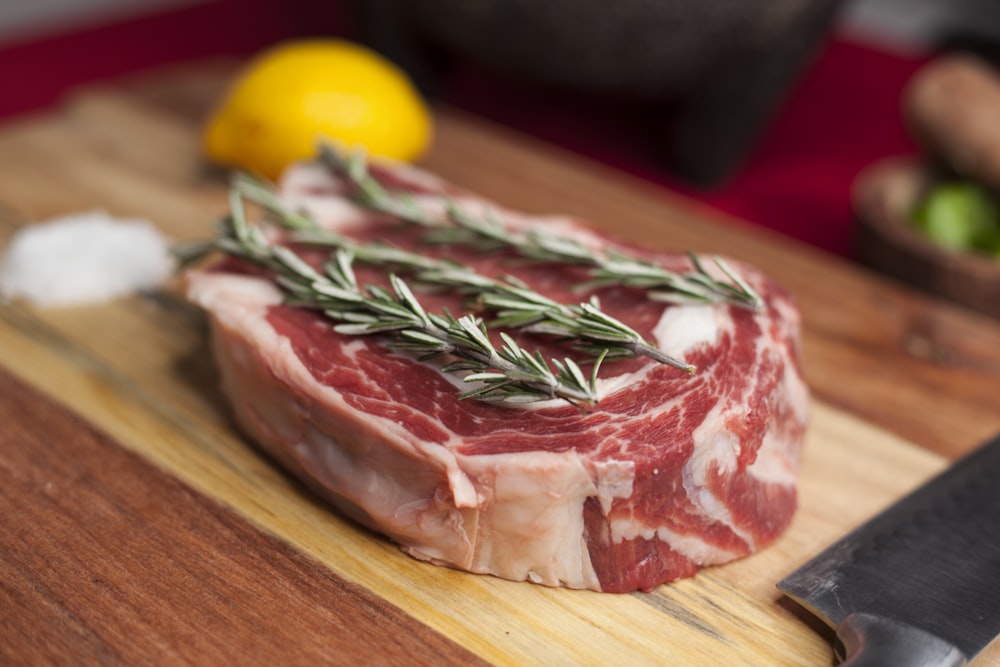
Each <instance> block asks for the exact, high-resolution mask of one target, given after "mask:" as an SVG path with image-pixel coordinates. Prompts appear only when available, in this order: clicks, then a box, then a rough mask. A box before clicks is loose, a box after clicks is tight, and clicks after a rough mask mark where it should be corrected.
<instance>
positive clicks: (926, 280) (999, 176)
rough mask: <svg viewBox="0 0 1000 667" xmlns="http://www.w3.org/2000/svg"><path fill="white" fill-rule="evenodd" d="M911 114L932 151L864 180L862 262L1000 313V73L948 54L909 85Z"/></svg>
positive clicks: (858, 197)
mask: <svg viewBox="0 0 1000 667" xmlns="http://www.w3.org/2000/svg"><path fill="white" fill-rule="evenodd" d="M903 110H904V114H905V117H906V120H907V122H908V124H909V127H910V130H911V132H912V133H913V136H914V137H915V138H916V139H917V140H918V142H919V143H920V145H921V146H922V147H923V149H924V153H923V154H922V155H919V156H914V157H907V158H891V159H887V160H883V161H881V162H879V163H877V164H874V165H872V166H870V167H869V168H867V169H866V170H864V171H863V172H862V173H861V174H860V175H859V176H858V178H857V180H856V182H855V186H854V192H853V193H852V194H853V206H854V210H855V212H856V217H857V223H858V224H857V236H856V241H857V244H856V253H857V258H858V260H859V261H861V262H862V263H864V264H866V265H868V266H870V267H872V268H874V269H876V270H878V271H880V272H882V273H884V274H887V275H890V276H893V277H896V278H898V279H900V280H903V281H905V282H906V283H909V284H910V285H912V286H915V287H917V288H919V289H922V290H924V291H926V292H929V293H931V294H935V295H938V296H943V297H945V298H947V299H950V300H951V301H954V302H956V303H959V304H962V305H964V306H967V307H969V308H972V309H974V310H977V311H979V312H982V313H986V314H988V315H991V316H993V317H1000V194H998V193H1000V123H998V122H997V119H1000V76H998V74H997V71H996V69H995V68H994V67H993V66H992V65H990V64H989V63H986V62H984V61H982V60H980V59H978V58H976V57H973V56H970V55H967V54H949V55H946V56H942V57H940V58H938V59H936V60H934V61H933V62H931V63H929V64H928V65H927V66H925V67H924V68H923V69H922V70H921V71H920V72H918V73H917V75H916V76H915V77H914V78H913V80H912V81H911V82H910V83H909V85H908V86H907V88H906V90H905V91H904V95H903Z"/></svg>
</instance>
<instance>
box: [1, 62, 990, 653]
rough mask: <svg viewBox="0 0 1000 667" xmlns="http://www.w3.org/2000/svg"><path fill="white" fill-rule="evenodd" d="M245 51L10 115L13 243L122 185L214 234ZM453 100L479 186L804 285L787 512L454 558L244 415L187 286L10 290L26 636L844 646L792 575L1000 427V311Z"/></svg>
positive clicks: (12, 559)
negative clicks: (117, 294) (267, 437)
mask: <svg viewBox="0 0 1000 667" xmlns="http://www.w3.org/2000/svg"><path fill="white" fill-rule="evenodd" d="M231 68H232V65H231V64H230V63H221V64H218V65H215V64H211V63H208V64H199V65H198V66H196V67H192V68H187V69H181V70H178V71H175V72H168V73H164V74H162V75H158V76H156V77H152V78H149V79H145V80H140V81H135V82H132V83H129V84H123V85H116V86H114V87H109V88H106V89H103V90H91V91H85V92H82V93H81V94H79V95H78V96H76V97H75V98H74V99H73V100H71V101H70V102H68V103H67V105H66V106H65V107H63V108H61V109H60V110H58V111H57V112H54V113H51V114H47V115H44V116H38V117H31V118H25V119H22V120H20V121H18V122H14V123H10V124H8V125H7V126H5V127H2V128H0V155H3V156H4V160H0V241H2V240H3V238H4V237H6V236H8V235H10V234H11V233H13V232H14V231H15V230H16V229H17V228H18V227H19V226H20V225H22V224H28V223H29V222H31V221H36V220H43V219H46V218H49V217H52V216H55V215H61V214H65V213H70V212H77V211H84V210H92V209H95V208H102V209H105V210H108V211H109V212H111V213H112V214H114V215H122V216H141V217H147V218H149V219H151V220H153V221H154V222H156V223H157V224H158V225H159V226H161V227H162V228H163V229H164V230H166V231H167V233H168V234H170V235H171V236H172V237H173V238H175V239H177V240H189V239H199V238H205V237H206V236H208V235H210V234H211V229H212V225H213V223H214V221H215V219H217V217H218V216H219V215H220V214H221V213H222V212H223V211H224V210H225V206H226V201H225V179H224V178H223V177H222V175H221V174H220V173H219V172H218V171H217V170H214V169H212V168H209V167H208V166H207V165H205V164H204V162H203V161H202V159H201V157H200V153H199V147H198V146H199V145H198V127H199V125H200V122H201V120H202V118H203V117H204V113H205V111H206V109H207V108H208V106H209V105H210V104H211V102H212V100H213V99H214V98H215V97H216V96H217V95H218V94H219V91H220V90H222V88H223V86H224V83H225V81H226V78H227V76H228V75H229V73H230V72H231V71H232V69H231ZM437 121H438V122H437V137H436V141H435V148H434V151H433V152H432V154H431V155H429V156H428V158H427V160H426V165H427V166H428V167H429V168H430V169H432V170H434V171H435V172H437V173H439V174H441V175H442V176H444V177H445V178H449V179H451V180H453V181H455V182H456V183H458V184H459V185H462V186H465V187H468V188H471V189H474V190H476V191H478V192H481V193H482V194H484V195H486V196H488V197H492V198H495V199H497V200H498V201H501V202H503V203H504V204H506V205H508V206H510V207H513V208H520V209H523V210H527V211H533V212H564V213H571V214H575V215H578V216H580V217H582V218H585V219H586V220H588V221H590V222H591V223H592V224H594V225H595V226H598V227H601V228H603V229H606V230H610V231H612V232H613V233H615V234H617V235H619V236H621V237H622V238H624V239H626V240H630V241H635V242H639V243H644V244H646V245H650V246H655V247H659V248H675V249H686V248H693V249H697V250H699V251H717V252H724V253H726V254H729V255H733V256H736V257H739V258H742V259H745V260H747V261H750V262H752V263H754V264H757V265H759V266H762V267H764V268H766V269H767V270H768V272H769V273H771V274H772V275H774V276H775V277H776V278H777V279H778V280H779V281H781V282H782V283H783V284H785V285H786V286H787V287H788V288H789V289H790V290H791V291H792V292H793V293H794V294H795V295H796V297H797V298H798V299H799V301H800V303H801V304H802V307H803V312H804V315H805V327H806V328H805V333H804V352H805V359H806V372H807V378H808V380H809V383H810V385H811V387H812V389H813V391H814V394H815V396H816V398H817V400H816V402H815V404H814V407H813V413H812V419H811V424H810V430H809V435H808V442H807V449H806V455H805V461H804V463H805V465H804V470H803V476H802V481H801V486H800V488H801V506H800V510H799V512H798V514H797V515H796V518H795V520H794V522H793V525H792V526H791V528H790V529H789V530H788V532H787V533H786V534H785V535H784V536H782V537H781V538H780V539H779V540H778V542H777V543H775V544H774V545H773V546H771V547H769V548H768V549H766V550H764V551H763V552H761V553H760V554H757V555H755V556H753V557H751V558H748V559H745V560H743V561H740V562H738V563H734V564H732V565H728V566H725V567H721V568H715V569H712V570H709V571H706V572H704V573H702V574H700V575H699V576H697V577H695V578H693V579H690V580H686V581H683V582H679V583H677V584H675V585H671V586H664V587H661V588H660V589H657V590H656V591H654V592H653V593H650V594H636V595H602V594H596V593H590V592H580V591H566V590H554V589H546V588H543V587H539V586H534V585H529V584H524V583H512V582H505V581H501V580H497V579H494V578H491V577H482V576H474V575H468V574H464V573H459V572H454V571H451V570H447V569H443V568H438V567H433V566H429V565H427V564H424V563H419V562H417V561H414V560H412V559H410V558H408V557H406V556H404V555H403V554H402V553H400V552H399V551H398V550H397V549H396V548H395V547H394V546H393V545H391V544H389V543H388V542H387V541H385V540H384V539H381V538H379V537H378V536H376V535H373V534H371V533H369V532H367V531H364V530H360V529H359V528H358V527H357V526H355V525H353V524H351V523H349V522H347V521H345V520H343V519H341V518H340V517H338V516H337V515H336V514H334V513H332V512H330V511H329V509H328V508H327V507H325V506H324V505H323V504H322V503H320V502H318V501H317V500H316V499H315V498H314V497H312V496H311V495H310V494H309V493H307V492H306V491H304V489H303V488H302V487H301V486H300V485H299V484H298V483H297V482H295V481H294V480H291V479H289V478H287V477H286V476H285V475H283V474H282V473H281V472H280V471H279V470H278V469H276V468H275V467H274V466H273V465H272V464H271V463H270V462H269V461H268V460H267V459H266V458H265V457H263V456H262V455H260V454H259V453H258V452H257V450H256V449H254V447H253V446H252V444H251V443H249V442H247V441H246V440H245V439H244V438H243V437H241V435H240V434H239V433H238V432H237V431H236V430H235V429H234V428H233V426H232V424H231V423H230V421H229V418H228V413H227V410H226V408H225V405H224V404H223V402H222V400H221V398H220V396H219V394H218V391H217V388H216V377H215V372H214V370H213V366H212V362H211V358H210V356H209V353H208V349H207V346H206V342H207V341H206V338H205V322H204V320H203V318H202V317H201V315H200V313H198V312H197V311H196V310H195V309H193V308H192V307H190V306H188V305H187V304H185V303H184V302H183V300H182V299H180V298H179V297H178V295H176V294H175V293H173V292H172V291H171V290H170V289H166V290H163V291H159V292H155V293H150V294H142V295H137V296H134V297H131V298H127V299H121V300H118V301H115V302H113V303H109V304H105V305H99V306H92V307H86V308H71V309H52V310H40V309H36V308H32V307H29V306H26V305H24V304H21V303H7V304H0V367H2V368H4V369H6V371H7V372H9V373H12V374H13V375H14V376H17V377H18V378H20V380H18V381H13V380H10V379H7V378H4V379H2V380H0V401H2V406H3V407H2V408H0V411H2V414H0V420H2V421H0V423H2V424H4V427H3V429H4V430H3V434H4V435H3V436H2V437H0V478H2V480H3V483H4V488H3V489H2V490H0V502H2V503H3V508H2V509H3V514H2V517H3V518H2V519H0V521H2V522H3V527H2V529H3V531H4V536H3V537H0V545H2V546H0V548H2V549H3V550H4V551H6V552H7V553H8V554H10V556H9V558H5V559H4V562H3V563H2V564H0V573H2V579H0V596H2V597H0V602H9V604H0V658H3V657H9V658H11V660H10V661H11V662H15V663H17V662H28V663H31V662H36V661H37V662H44V661H45V658H51V657H52V656H57V655H59V654H58V653H56V652H55V651H72V652H73V654H74V657H78V658H80V661H81V662H115V661H120V662H127V663H131V664H136V663H143V662H147V663H154V664H162V663H163V662H171V660H170V657H173V656H176V657H177V660H178V661H181V660H183V661H189V662H191V663H196V664H218V662H219V660H227V659H228V658H229V657H231V656H238V658H237V659H236V660H235V662H236V663H244V662H253V661H254V658H255V656H258V655H259V656H261V660H263V659H268V660H270V658H271V656H274V655H276V651H277V650H278V649H277V648H276V647H277V646H284V647H289V648H288V650H289V653H288V656H289V659H288V661H282V660H280V659H278V660H277V663H279V664H286V663H287V662H290V661H295V658H296V657H298V656H301V657H302V659H303V661H305V660H306V659H308V660H310V661H313V662H316V663H321V664H322V663H326V664H344V663H350V664H386V663H388V664H393V660H396V658H397V657H399V656H402V655H408V656H409V658H410V659H411V662H412V664H447V663H448V661H449V660H450V661H452V662H461V661H465V660H466V659H467V658H468V659H470V660H471V656H478V657H479V658H481V659H482V660H484V661H486V662H489V663H493V664H498V665H533V664H540V665H552V664H560V665H561V664H581V665H587V664H603V665H606V664H622V663H623V661H625V662H627V664H630V665H641V664H650V665H653V664H685V665H717V664H726V665H829V664H831V661H832V653H831V650H830V644H829V642H830V636H829V633H828V632H827V631H825V630H824V629H823V628H821V627H819V625H818V624H817V623H816V622H815V621H814V620H813V619H812V618H811V617H810V616H809V615H808V614H806V613H805V612H804V611H802V610H801V609H799V608H798V607H797V606H795V605H794V604H792V603H790V602H789V601H787V600H786V599H783V598H782V597H781V596H780V595H778V593H777V591H776V590H775V588H774V585H775V583H776V582H777V581H778V580H779V579H780V578H781V577H782V576H784V575H785V574H787V573H788V572H790V571H791V570H792V569H794V568H795V567H796V566H797V565H798V564H800V563H801V562H803V561H804V560H805V559H806V558H808V557H809V556H811V555H813V554H814V553H815V552H816V551H818V550H819V549H821V548H822V547H823V546H825V544H826V543H828V542H829V541H831V540H833V539H834V538H835V537H837V536H839V535H840V534H841V533H843V532H844V531H845V530H847V529H848V528H850V527H851V526H853V525H855V524H857V523H858V522H860V521H862V520H863V519H864V518H866V517H867V516H869V515H870V514H871V513H873V512H875V511H876V510H877V509H879V508H881V507H883V506H884V505H886V504H887V503H889V502H890V501H891V500H893V499H895V498H897V497H899V496H900V495H901V494H902V493H904V492H905V491H906V490H908V489H910V488H913V487H914V486H915V485H917V484H918V483H919V482H920V481H921V480H923V479H926V478H927V477H928V476H929V475H931V474H933V473H934V472H935V471H937V470H940V469H941V468H942V467H943V466H944V465H946V463H947V460H948V459H949V458H954V457H955V456H957V455H959V454H960V453H962V452H963V451H967V450H968V449H970V448H971V447H973V446H974V445H975V444H977V443H978V442H979V441H981V440H983V439H985V438H986V437H987V436H988V435H991V434H992V433H993V432H995V431H997V430H1000V392H997V391H996V387H997V386H998V385H997V380H998V376H1000V325H998V323H997V322H995V321H992V320H988V319H985V318H983V317H980V316H976V315H973V314H970V313H968V312H965V311H962V310H960V309H958V308H955V307H952V306H948V305H946V304H943V303H940V302H934V301H931V300H929V299H926V298H923V297H921V296H919V295H916V294H914V293H911V292H908V291H906V290H905V289H904V288H902V287H897V286H895V285H892V284H890V283H888V282H885V281H882V280H880V279H878V278H876V277H875V276H872V275H870V274H867V273H864V272H862V271H860V270H859V269H857V268H856V267H854V266H851V265H849V264H847V263H845V262H841V261H839V260H836V259H834V258H831V257H828V256H826V255H823V254H822V253H819V252H817V251H814V250H811V249H809V248H805V247H802V246H800V245H797V244H794V243H792V242H790V241H787V240H784V239H781V238H778V237H775V236H772V235H769V234H766V233H762V232H760V231H759V230H756V229H750V228H748V227H747V226H746V225H743V224H742V223H740V222H738V221H734V220H728V219H723V218H721V217H720V216H718V215H717V214H715V213H713V212H711V211H708V210H705V209H702V208H700V207H698V206H696V205H694V204H692V203H691V202H689V201H686V200H681V199H678V198H677V197H675V196H673V195H671V194H670V193H667V192H663V191H661V190H657V189H653V188H651V187H648V186H646V185H645V184H643V183H640V182H637V181H634V180H632V179H629V178H627V177H625V176H622V175H621V174H618V173H615V172H613V171H610V170H608V169H605V168H603V167H601V166H599V165H595V164H592V163H588V162H584V161H581V160H579V159H577V158H574V157H572V156H569V155H567V154H564V153H560V152H557V151H554V150H552V149H551V148H548V147H545V146H543V145H541V144H538V143H536V142H533V141H531V140H528V139H525V138H524V137H521V136H518V135H516V134H513V133H510V132H509V131H506V130H503V129H502V128H496V127H493V126H491V125H488V124H485V123H483V122H482V121H479V120H476V119H473V118H468V117H465V116H462V115H460V114H457V113H455V112H453V111H450V110H446V109H442V110H439V112H438V117H437ZM803 224H808V221H803ZM20 381H23V382H26V383H28V384H30V385H31V386H32V387H33V389H32V390H26V389H23V388H21V387H20V386H19V385H18V384H17V382H20ZM36 391H37V392H39V393H40V394H42V395H44V396H45V397H47V398H45V399H39V398H38V397H37V396H36V394H35V393H33V392H36ZM50 399H51V400H54V401H56V403H55V404H53V403H49V402H48V401H49V400H50ZM56 404H59V405H62V406H65V407H66V408H68V409H69V410H71V411H73V412H75V413H77V414H78V415H80V416H82V418H83V419H84V420H85V421H86V423H87V424H90V425H93V427H94V428H96V429H98V430H97V431H94V430H92V428H91V426H87V425H85V424H84V423H83V422H81V421H78V420H77V418H76V417H67V416H66V415H65V414H64V413H63V412H61V411H60V409H56V408H55V407H54V405H56ZM102 433H103V434H106V437H105V436H103V435H101V434H102ZM50 481H51V482H52V484H58V485H59V486H60V487H61V488H59V490H58V493H56V491H55V490H54V488H53V487H51V486H46V484H47V483H48V482H50ZM195 582H197V584H199V586H196V587H195V589H194V590H193V589H192V586H193V584H194V583H195ZM226 618H229V619H230V620H231V621H232V623H233V624H234V625H235V626H236V627H235V628H228V627H224V626H225V620H226ZM244 641H245V642H247V644H246V647H247V652H246V653H244V654H240V653H239V651H240V646H239V645H240V643H241V642H244ZM123 642H124V644H125V645H123ZM415 644H424V645H425V646H424V648H423V649H420V648H419V647H415ZM324 645H325V646H326V647H328V649H329V651H328V654H327V655H325V656H324V655H322V652H321V650H320V649H322V648H323V647H324ZM39 647H41V648H39ZM45 647H54V648H52V651H53V652H47V651H48V650H49V649H47V648H45ZM991 650H992V649H991ZM993 653H994V654H995V653H996V651H995V650H994V651H993ZM35 658H37V660H35ZM241 658H245V659H241ZM986 658H988V656H986ZM994 659H996V655H994ZM50 661H51V662H58V660H54V659H53V660H50ZM983 664H989V663H988V662H987V663H983Z"/></svg>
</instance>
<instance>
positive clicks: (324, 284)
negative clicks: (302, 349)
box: [215, 189, 604, 406]
mask: <svg viewBox="0 0 1000 667" xmlns="http://www.w3.org/2000/svg"><path fill="white" fill-rule="evenodd" d="M230 205H231V213H230V215H229V216H228V217H227V218H226V220H225V223H224V225H223V231H222V234H221V235H220V237H219V238H218V239H216V241H215V247H216V248H217V249H218V250H221V251H222V252H225V253H228V254H231V255H234V256H237V257H241V258H243V259H245V260H247V261H250V262H252V263H254V264H257V265H258V266H261V267H264V268H266V269H269V270H271V271H273V272H274V274H275V280H276V283H277V284H278V286H279V287H281V288H282V289H283V290H284V291H285V292H286V294H287V295H288V302H289V303H292V304H295V305H299V306H305V307H309V308H314V309H318V310H320V311H321V312H322V313H323V314H324V315H326V316H327V317H329V318H331V319H333V320H336V321H337V322H339V324H337V325H336V326H335V327H334V329H335V330H336V331H338V332H340V333H343V334H348V335H369V334H385V335H389V336H391V337H392V343H391V346H393V347H395V348H399V349H405V350H408V351H410V352H412V353H415V354H416V355H417V356H418V359H419V360H420V361H427V360H430V359H434V358H436V357H439V356H441V355H446V354H447V355H452V356H454V357H456V358H457V359H456V360H455V361H453V362H451V363H449V364H447V365H445V366H444V367H443V368H442V370H443V371H444V372H448V373H458V372H464V373H467V374H466V375H465V376H464V378H463V381H465V382H469V383H479V384H478V386H476V387H475V388H474V389H471V390H469V391H467V392H465V393H463V394H461V395H460V398H463V399H464V398H475V399H477V400H482V401H493V402H505V403H526V402H533V401H539V400H546V399H551V398H561V399H563V400H566V401H567V402H569V403H571V404H573V405H576V406H589V405H594V404H595V403H596V402H597V391H596V383H597V373H598V370H599V369H600V366H601V363H602V362H603V360H604V356H603V355H602V356H599V357H598V358H597V359H596V361H595V363H594V367H593V369H592V372H591V375H590V377H589V378H587V377H586V376H585V375H584V373H583V371H582V370H581V369H580V367H579V366H578V365H577V364H576V363H575V362H574V361H573V360H572V359H569V358H566V359H563V360H561V361H560V360H558V359H552V360H551V366H550V365H549V363H547V362H546V361H545V359H544V358H543V357H542V355H541V354H540V353H539V352H537V351H536V352H533V353H532V352H529V351H528V350H525V349H524V348H522V347H521V346H520V345H518V344H517V342H516V341H515V340H514V339H513V338H511V337H510V336H509V335H507V334H504V333H501V334H500V337H501V339H502V341H503V345H502V346H501V347H500V348H499V349H498V348H497V347H496V346H494V345H493V343H492V341H491V340H490V338H489V336H488V334H487V330H486V326H485V325H484V324H483V322H482V321H481V320H480V319H479V318H476V317H474V316H472V315H466V316H463V317H459V318H457V319H456V318H455V317H453V316H452V315H451V314H450V313H447V312H446V313H444V314H443V315H439V314H435V313H428V312H427V311H426V310H425V309H424V308H423V306H422V305H421V304H420V302H419V301H418V300H417V298H416V297H415V296H414V294H413V292H412V291H411V289H410V288H409V286H408V285H407V284H406V282H404V281H403V280H402V279H401V278H399V277H398V276H395V275H393V276H390V286H391V289H385V288H383V287H380V286H368V287H366V288H364V289H362V288H361V287H360V286H359V285H358V282H357V279H356V277H355V274H354V270H353V268H352V262H353V256H352V254H351V252H350V251H348V250H346V249H343V248H339V249H337V250H336V251H335V252H334V254H333V255H332V257H331V259H330V260H329V261H328V262H327V263H326V264H325V265H324V266H323V270H322V272H320V271H317V270H316V269H314V268H313V267H312V266H311V265H310V264H308V263H307V262H305V261H304V260H303V259H302V258H301V257H299V256H298V255H297V254H296V253H295V252H294V251H292V250H291V249H290V248H288V247H286V246H280V245H275V244H273V243H271V242H270V241H269V240H268V239H267V237H266V236H265V235H264V233H263V231H262V230H261V229H260V228H259V227H257V226H255V225H252V224H250V222H249V221H248V220H247V218H246V213H245V210H244V208H243V201H242V198H241V197H240V195H239V193H238V192H237V191H236V190H235V189H234V191H233V192H232V193H231V194H230ZM552 367H554V368H555V370H553V369H552Z"/></svg>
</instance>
